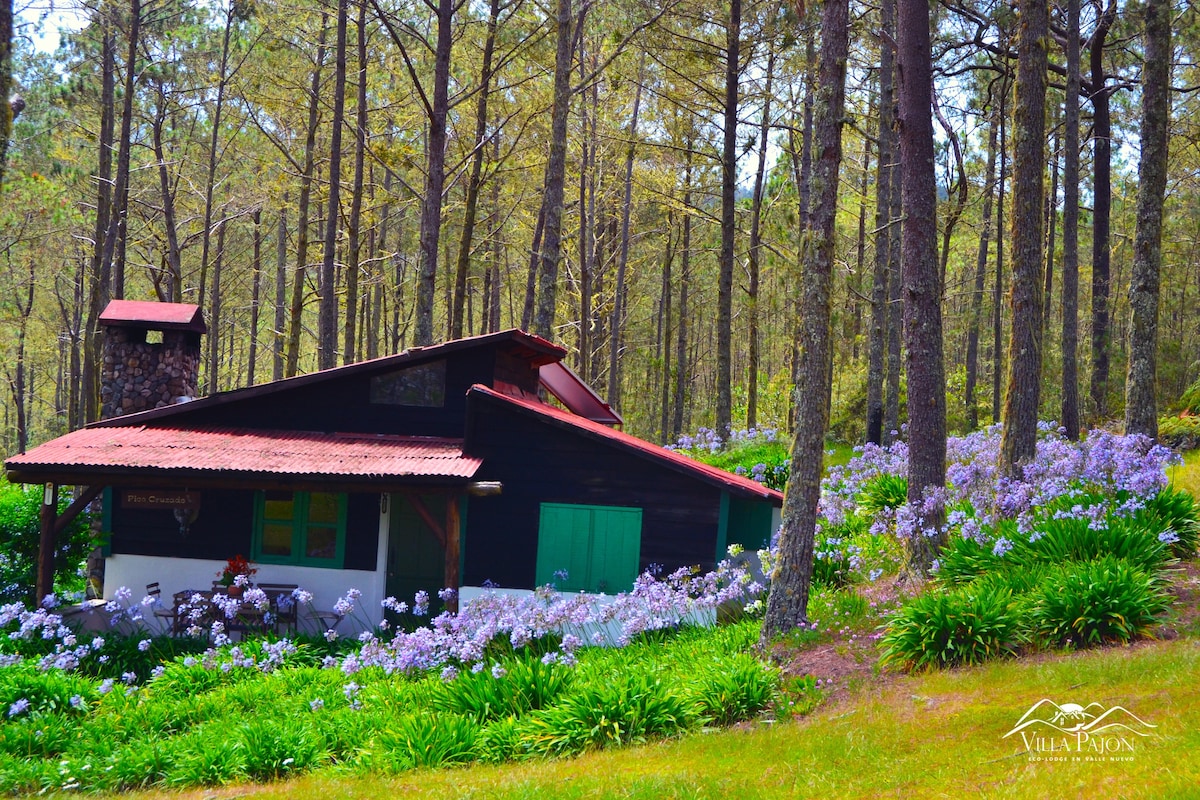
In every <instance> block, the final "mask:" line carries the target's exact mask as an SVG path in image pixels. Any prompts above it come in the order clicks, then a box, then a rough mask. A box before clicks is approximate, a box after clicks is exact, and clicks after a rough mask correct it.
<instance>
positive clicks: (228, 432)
mask: <svg viewBox="0 0 1200 800" xmlns="http://www.w3.org/2000/svg"><path fill="white" fill-rule="evenodd" d="M481 463H482V461H481V460H480V459H478V458H471V457H469V456H464V455H463V452H462V441H461V440H458V439H440V438H434V437H420V436H383V435H372V434H339V433H313V432H307V431H269V430H250V429H245V428H206V429H205V428H201V429H191V430H184V429H180V428H147V427H143V426H140V425H139V426H136V427H134V426H130V427H120V428H82V429H80V430H77V431H74V432H72V433H68V434H67V435H65V436H60V437H59V438H57V439H54V440H52V441H49V442H46V443H45V444H43V445H40V446H39V447H35V448H34V449H32V450H30V451H29V452H28V453H25V454H24V455H17V456H13V457H12V458H10V459H8V461H6V462H5V467H6V468H7V469H10V470H14V471H18V472H24V473H27V474H35V473H36V472H38V471H61V472H65V471H69V470H81V471H85V472H96V471H105V470H112V471H129V470H147V469H154V470H167V471H171V472H173V473H175V474H182V473H197V474H204V475H215V474H217V473H263V474H270V475H273V476H278V477H280V478H289V477H318V478H321V477H329V478H335V477H351V478H353V477H370V478H406V477H436V478H470V477H471V476H472V475H474V474H475V472H476V471H477V470H478V469H479V465H480V464H481Z"/></svg>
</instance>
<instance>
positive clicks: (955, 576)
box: [938, 502, 1182, 585]
mask: <svg viewBox="0 0 1200 800" xmlns="http://www.w3.org/2000/svg"><path fill="white" fill-rule="evenodd" d="M1085 504H1086V503H1085ZM1172 507H1173V506H1171V505H1170V504H1169V503H1165V502H1164V506H1163V509H1164V510H1163V511H1161V512H1158V511H1154V512H1145V513H1141V514H1139V515H1135V516H1133V517H1118V516H1114V515H1109V516H1108V517H1107V519H1106V521H1105V524H1104V525H1102V526H1096V527H1093V526H1092V524H1091V521H1090V520H1089V519H1087V518H1085V517H1064V518H1061V519H1045V520H1041V521H1039V522H1038V523H1036V525H1035V526H1034V532H1033V533H1032V534H1023V533H1018V532H1017V529H1016V525H1015V524H1014V523H1012V522H1011V521H1009V520H1005V521H1003V522H1001V523H1000V524H999V525H998V526H997V530H996V537H995V538H996V540H999V539H1000V538H1004V539H1006V540H1007V541H1008V542H1009V543H1011V545H1012V549H1011V550H1009V551H1008V552H1007V553H1004V554H1003V555H997V554H996V551H995V545H994V544H993V543H992V542H989V543H986V544H980V543H978V542H976V541H975V540H974V539H971V538H964V537H962V536H953V537H951V539H950V541H948V542H947V543H946V545H945V546H944V547H943V548H942V551H941V553H939V554H938V580H939V581H940V582H941V583H943V584H945V585H958V584H965V583H970V582H971V581H974V580H975V579H977V578H979V577H980V576H981V575H984V574H987V573H990V572H996V571H1006V570H1030V569H1033V568H1034V567H1036V566H1037V565H1039V564H1063V563H1066V562H1071V561H1093V560H1095V559H1097V558H1103V557H1104V556H1106V555H1113V556H1116V557H1118V558H1123V559H1125V560H1126V561H1128V562H1129V563H1131V564H1135V565H1137V566H1139V567H1141V568H1142V569H1145V570H1149V571H1154V570H1157V569H1159V568H1161V567H1162V566H1163V565H1164V564H1165V563H1166V562H1167V561H1169V560H1170V558H1171V555H1172V551H1171V545H1170V544H1168V543H1167V542H1164V541H1162V540H1160V539H1159V538H1158V535H1159V533H1161V532H1162V531H1163V530H1164V529H1165V528H1164V527H1163V525H1165V524H1166V523H1164V522H1163V521H1162V519H1160V518H1159V517H1158V516H1156V515H1157V514H1159V513H1161V514H1163V515H1166V514H1168V510H1169V509H1170V508H1172ZM1164 518H1165V517H1164ZM1031 538H1032V539H1033V541H1030V539H1031ZM1181 541H1182V537H1181Z"/></svg>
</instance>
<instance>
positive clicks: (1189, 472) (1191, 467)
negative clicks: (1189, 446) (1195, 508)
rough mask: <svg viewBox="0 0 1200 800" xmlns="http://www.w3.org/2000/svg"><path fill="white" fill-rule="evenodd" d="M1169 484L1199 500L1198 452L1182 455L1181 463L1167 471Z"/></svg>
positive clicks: (1199, 466)
mask: <svg viewBox="0 0 1200 800" xmlns="http://www.w3.org/2000/svg"><path fill="white" fill-rule="evenodd" d="M1167 475H1168V477H1170V479H1171V483H1173V484H1174V485H1175V486H1177V487H1179V488H1180V489H1186V490H1187V491H1189V492H1191V493H1192V496H1193V497H1196V498H1200V450H1188V451H1187V452H1185V453H1184V454H1183V463H1182V464H1180V465H1178V466H1174V467H1171V468H1170V469H1169V470H1168V471H1167Z"/></svg>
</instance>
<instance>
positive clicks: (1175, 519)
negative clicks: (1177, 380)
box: [1132, 418, 1200, 559]
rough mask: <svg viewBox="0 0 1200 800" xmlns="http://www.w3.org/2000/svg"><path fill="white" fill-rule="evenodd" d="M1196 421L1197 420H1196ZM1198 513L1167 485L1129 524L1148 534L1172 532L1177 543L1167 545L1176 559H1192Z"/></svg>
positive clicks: (1198, 536) (1199, 529) (1185, 495)
mask: <svg viewBox="0 0 1200 800" xmlns="http://www.w3.org/2000/svg"><path fill="white" fill-rule="evenodd" d="M1198 419H1200V418H1198ZM1198 520H1200V513H1198V509H1197V508H1196V501H1195V499H1194V498H1193V497H1192V495H1191V493H1189V492H1185V491H1184V490H1182V489H1176V488H1175V487H1173V486H1168V487H1167V488H1166V489H1163V490H1162V491H1161V492H1159V493H1158V494H1156V495H1154V497H1152V498H1150V499H1149V500H1148V501H1146V507H1145V508H1143V509H1141V510H1140V511H1138V512H1137V514H1135V515H1134V517H1133V521H1132V524H1133V525H1134V526H1135V527H1139V528H1144V529H1145V530H1146V531H1147V532H1148V533H1152V534H1154V535H1156V536H1157V535H1159V534H1163V533H1168V532H1170V533H1174V534H1175V536H1177V537H1178V540H1177V541H1175V542H1173V543H1172V544H1171V553H1172V555H1174V556H1175V557H1176V558H1183V559H1186V558H1192V557H1193V556H1195V555H1196V545H1197V542H1198V540H1200V521H1198Z"/></svg>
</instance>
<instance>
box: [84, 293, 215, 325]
mask: <svg viewBox="0 0 1200 800" xmlns="http://www.w3.org/2000/svg"><path fill="white" fill-rule="evenodd" d="M100 324H101V325H117V326H137V327H146V328H153V329H155V330H186V331H194V332H196V333H205V332H207V330H208V329H207V328H206V327H205V325H204V315H202V314H201V313H200V306H197V305H193V304H192V303H159V302H157V301H155V300H111V301H109V303H108V305H107V306H105V307H104V311H103V312H101V314H100Z"/></svg>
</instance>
